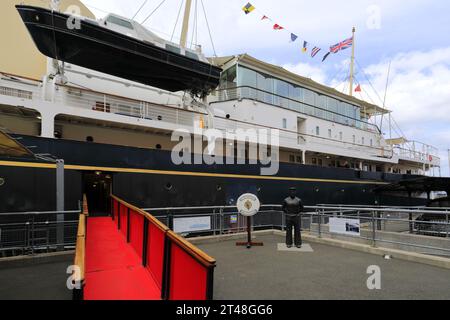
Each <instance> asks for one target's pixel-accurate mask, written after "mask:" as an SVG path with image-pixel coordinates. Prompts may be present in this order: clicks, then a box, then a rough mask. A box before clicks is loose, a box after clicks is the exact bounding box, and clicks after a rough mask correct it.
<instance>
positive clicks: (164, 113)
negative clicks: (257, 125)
mask: <svg viewBox="0 0 450 320" xmlns="http://www.w3.org/2000/svg"><path fill="white" fill-rule="evenodd" d="M55 102H60V103H62V104H64V105H66V106H70V107H77V108H82V109H87V110H93V111H99V112H104V113H110V114H116V115H123V116H128V117H133V118H139V119H145V120H151V121H157V122H166V123H170V124H175V125H182V126H188V127H192V126H193V125H194V122H195V121H196V120H199V119H200V118H202V117H203V118H204V120H206V113H202V112H198V111H189V110H182V109H180V108H178V107H175V106H167V105H158V104H155V103H150V102H146V101H140V100H133V99H129V98H125V97H120V96H115V95H109V94H104V93H101V92H96V91H91V90H85V89H79V88H75V87H68V86H59V87H58V90H57V92H56V93H55Z"/></svg>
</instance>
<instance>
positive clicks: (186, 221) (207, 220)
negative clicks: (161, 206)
mask: <svg viewBox="0 0 450 320" xmlns="http://www.w3.org/2000/svg"><path fill="white" fill-rule="evenodd" d="M209 230H211V217H195V218H174V219H173V231H174V232H175V233H187V232H196V231H209Z"/></svg>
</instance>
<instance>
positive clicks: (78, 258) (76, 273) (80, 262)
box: [72, 195, 89, 300]
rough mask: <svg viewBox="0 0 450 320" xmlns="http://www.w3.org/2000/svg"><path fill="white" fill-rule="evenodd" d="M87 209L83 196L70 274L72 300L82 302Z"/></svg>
mask: <svg viewBox="0 0 450 320" xmlns="http://www.w3.org/2000/svg"><path fill="white" fill-rule="evenodd" d="M88 216H89V208H88V203H87V199H86V195H84V196H83V208H82V211H81V213H80V219H79V221H78V231H77V244H76V248H75V259H74V270H73V273H72V281H73V286H74V289H73V299H74V300H83V296H84V287H85V284H86V283H85V274H86V230H87V217H88Z"/></svg>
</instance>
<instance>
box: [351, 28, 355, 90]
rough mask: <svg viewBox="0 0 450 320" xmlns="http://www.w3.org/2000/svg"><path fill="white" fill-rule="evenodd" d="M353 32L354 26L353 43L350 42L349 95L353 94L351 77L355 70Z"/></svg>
mask: <svg viewBox="0 0 450 320" xmlns="http://www.w3.org/2000/svg"><path fill="white" fill-rule="evenodd" d="M355 32H356V28H355V27H353V30H352V33H353V44H352V58H351V61H350V93H349V94H350V96H353V78H354V72H355Z"/></svg>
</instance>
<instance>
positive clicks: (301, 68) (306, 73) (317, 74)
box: [283, 62, 327, 84]
mask: <svg viewBox="0 0 450 320" xmlns="http://www.w3.org/2000/svg"><path fill="white" fill-rule="evenodd" d="M283 68H285V69H286V70H289V71H291V72H293V73H296V74H298V75H301V76H303V77H306V78H310V79H312V80H314V81H316V82H319V83H322V84H325V83H326V81H327V74H326V71H325V70H324V68H319V67H315V66H312V65H310V64H308V63H303V62H300V63H297V64H285V65H284V66H283Z"/></svg>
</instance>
